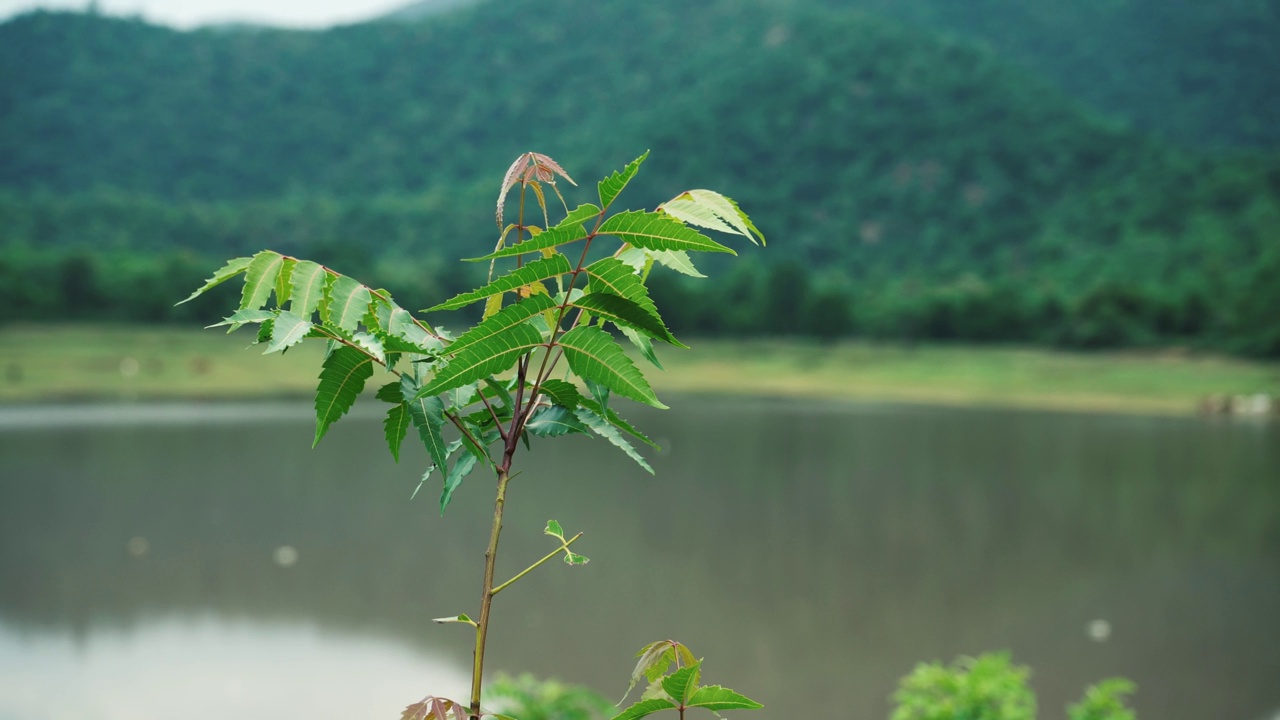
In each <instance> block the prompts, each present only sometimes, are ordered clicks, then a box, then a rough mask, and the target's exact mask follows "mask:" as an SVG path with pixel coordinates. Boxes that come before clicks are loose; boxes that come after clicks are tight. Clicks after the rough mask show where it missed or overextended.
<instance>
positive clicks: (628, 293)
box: [569, 258, 666, 329]
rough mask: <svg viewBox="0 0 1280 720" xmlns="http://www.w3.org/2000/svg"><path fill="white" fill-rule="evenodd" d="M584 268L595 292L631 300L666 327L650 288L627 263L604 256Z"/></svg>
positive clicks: (573, 300) (656, 321)
mask: <svg viewBox="0 0 1280 720" xmlns="http://www.w3.org/2000/svg"><path fill="white" fill-rule="evenodd" d="M583 270H584V271H585V272H586V273H587V276H588V277H589V278H590V281H591V284H590V288H591V291H592V292H593V293H597V292H604V293H609V294H610V295H617V296H618V297H620V298H625V299H627V300H630V301H631V302H633V303H635V304H636V305H638V306H639V307H640V308H641V309H642V310H644V311H645V312H646V313H648V314H649V316H650V317H651V318H652V319H653V321H654V322H655V323H657V324H658V325H660V326H662V327H663V329H665V328H666V324H665V323H663V322H662V316H661V315H659V314H658V306H657V305H654V304H653V299H652V298H650V297H649V289H648V288H646V287H645V285H644V282H643V281H642V280H641V279H640V276H639V275H636V273H635V271H634V270H632V269H631V268H630V267H629V266H628V265H627V264H626V263H624V262H622V261H621V260H618V259H616V258H603V259H601V260H597V261H596V262H593V263H591V264H590V265H588V266H587V267H585V268H583ZM575 301H576V299H575V298H571V299H570V300H569V302H575Z"/></svg>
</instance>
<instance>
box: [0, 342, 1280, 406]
mask: <svg viewBox="0 0 1280 720" xmlns="http://www.w3.org/2000/svg"><path fill="white" fill-rule="evenodd" d="M250 339H251V337H250V335H249V334H248V332H246V331H241V332H240V333H237V334H235V335H230V336H228V335H225V334H223V333H220V332H218V331H216V330H206V331H202V330H198V329H176V328H157V327H98V326H63V327H57V328H34V327H21V326H15V327H7V328H0V402H5V403H16V402H43V401H57V400H86V399H87V400H134V399H163V398H237V397H238V398H243V397H281V396H309V395H310V394H311V393H312V392H313V390H314V387H315V381H314V378H315V376H316V374H317V373H318V372H319V360H320V353H321V350H322V346H320V345H318V344H311V343H308V344H304V345H303V346H300V347H298V348H295V349H293V350H291V351H289V353H288V354H287V355H286V356H285V357H272V358H261V357H258V355H259V352H258V351H257V350H254V349H246V346H247V345H248V343H249V341H250ZM689 344H690V345H691V346H693V349H692V350H667V351H665V352H663V354H662V360H663V362H664V364H665V365H666V368H667V372H665V373H664V372H656V371H655V372H653V373H652V374H651V376H652V380H653V383H654V386H655V389H656V390H658V392H660V393H661V392H669V393H670V392H710V393H750V394H760V395H784V396H794V397H820V398H834V399H849V400H865V401H876V402H910V403H929V404H942V405H988V406H1008V407H1029V408H1046V409H1060V410H1082V411H1103V412H1132V413H1159V414H1185V413H1191V412H1194V410H1195V408H1196V405H1197V403H1198V401H1199V400H1200V399H1201V398H1203V397H1205V396H1207V395H1211V394H1214V393H1227V394H1245V393H1259V392H1265V393H1269V394H1271V395H1273V396H1275V395H1280V364H1275V363H1270V364H1266V363H1252V362H1246V361H1242V360H1235V359H1228V358H1222V357H1213V356H1199V355H1188V354H1182V353H1175V352H1161V353H1095V354H1077V353H1062V352H1052V351H1046V350H1030V349H1019V348H990V347H954V346H918V347H903V346H886V345H870V344H863V343H846V344H839V345H832V346H821V345H813V344H806V343H800V342H789V341H755V340H750V341H727V340H701V341H689ZM377 380H378V378H375V382H376V381H377ZM370 387H371V388H372V387H376V384H374V383H370Z"/></svg>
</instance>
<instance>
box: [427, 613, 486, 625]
mask: <svg viewBox="0 0 1280 720" xmlns="http://www.w3.org/2000/svg"><path fill="white" fill-rule="evenodd" d="M431 622H433V623H440V624H441V625H444V624H445V623H466V624H467V625H471V626H474V625H475V624H476V621H475V620H472V619H471V618H469V617H467V615H466V613H463V614H461V615H452V616H450V617H438V618H431Z"/></svg>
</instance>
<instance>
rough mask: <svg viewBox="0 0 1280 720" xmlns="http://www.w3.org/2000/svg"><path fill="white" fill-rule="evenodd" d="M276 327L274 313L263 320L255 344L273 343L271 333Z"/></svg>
mask: <svg viewBox="0 0 1280 720" xmlns="http://www.w3.org/2000/svg"><path fill="white" fill-rule="evenodd" d="M275 327H276V314H275V312H274V311H272V313H271V317H269V318H267V319H266V320H263V321H262V324H261V325H259V326H258V337H257V339H256V340H254V343H255V344H257V345H261V344H262V343H265V342H271V333H272V332H273V331H274V330H275ZM325 357H328V355H326V356H325Z"/></svg>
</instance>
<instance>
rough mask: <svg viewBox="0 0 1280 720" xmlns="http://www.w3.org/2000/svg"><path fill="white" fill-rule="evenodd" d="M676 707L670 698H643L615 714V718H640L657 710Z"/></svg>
mask: <svg viewBox="0 0 1280 720" xmlns="http://www.w3.org/2000/svg"><path fill="white" fill-rule="evenodd" d="M675 707H676V706H675V705H674V704H673V703H672V702H671V701H670V700H664V699H662V698H654V699H652V700H641V701H640V702H638V703H636V704H635V705H632V706H631V707H629V708H627V709H626V710H623V711H622V712H620V713H618V714H617V715H614V716H613V720H640V718H642V717H647V716H649V715H652V714H654V713H656V712H661V711H663V710H674V709H675Z"/></svg>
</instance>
